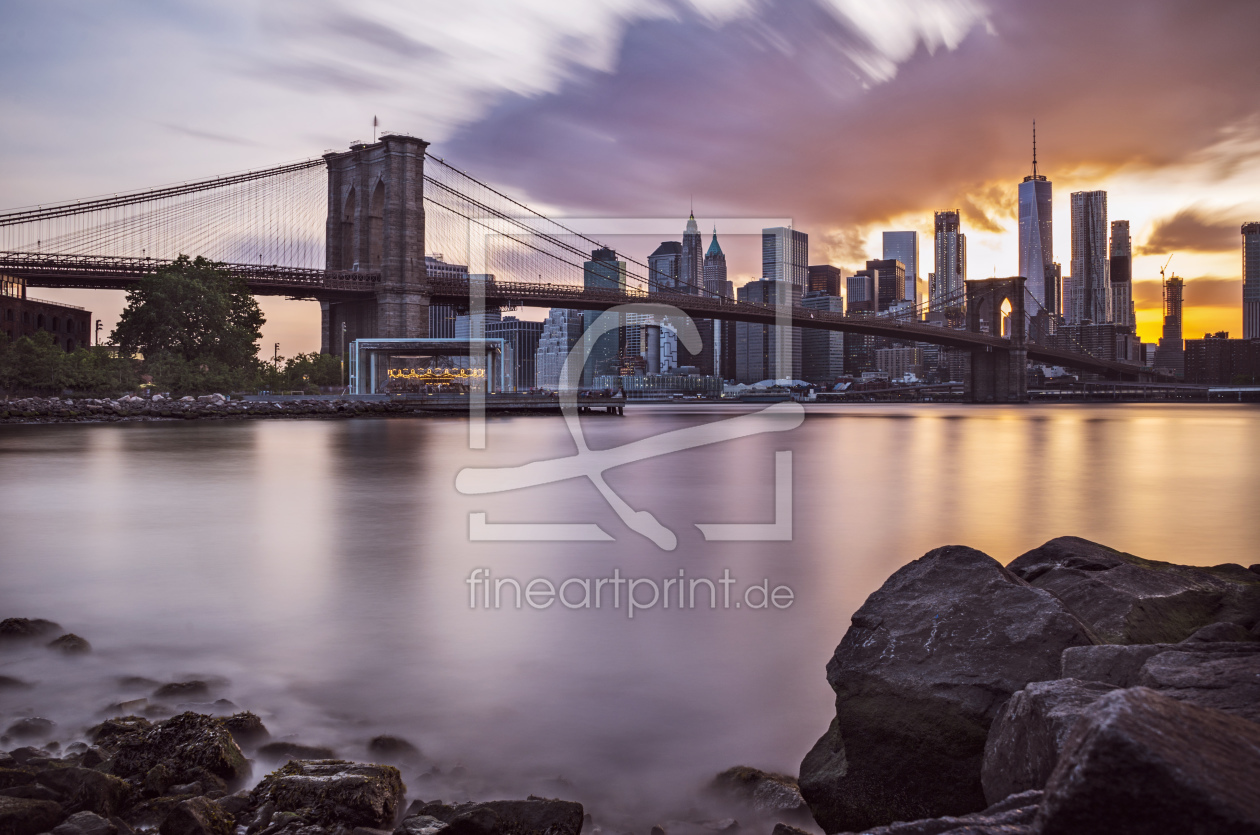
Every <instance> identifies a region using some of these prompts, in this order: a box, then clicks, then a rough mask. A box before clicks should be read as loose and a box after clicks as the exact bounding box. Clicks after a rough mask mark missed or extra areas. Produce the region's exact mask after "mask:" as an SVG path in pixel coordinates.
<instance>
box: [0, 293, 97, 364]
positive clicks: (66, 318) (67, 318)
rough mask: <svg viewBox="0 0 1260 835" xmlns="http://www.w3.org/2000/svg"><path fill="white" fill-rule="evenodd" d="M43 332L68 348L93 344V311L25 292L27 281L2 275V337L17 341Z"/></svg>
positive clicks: (0, 294) (0, 299)
mask: <svg viewBox="0 0 1260 835" xmlns="http://www.w3.org/2000/svg"><path fill="white" fill-rule="evenodd" d="M40 331H45V332H47V333H51V334H52V338H53V344H54V345H56V346H57V347H59V348H64V349H66V350H67V351H73V350H75V349H76V348H87V347H88V346H90V345H91V344H92V311H90V310H84V309H83V308H81V307H75V306H74V305H72V304H61V303H59V302H50V301H44V300H43V299H36V298H32V297H31V296H28V295H27V294H26V282H25V281H24V280H22V279H20V278H15V277H13V276H7V275H0V339H7V340H8V341H9V342H16V341H17V340H19V339H21V338H22V337H24V336H34V335H35V334H37V333H39V332H40Z"/></svg>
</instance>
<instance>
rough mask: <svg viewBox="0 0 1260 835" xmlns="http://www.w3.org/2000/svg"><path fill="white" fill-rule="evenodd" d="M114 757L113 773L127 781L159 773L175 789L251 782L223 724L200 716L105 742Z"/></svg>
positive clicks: (186, 716) (181, 717)
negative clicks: (183, 786) (184, 786)
mask: <svg viewBox="0 0 1260 835" xmlns="http://www.w3.org/2000/svg"><path fill="white" fill-rule="evenodd" d="M96 741H97V743H98V744H100V745H102V746H106V745H108V746H109V747H110V748H111V749H112V751H113V756H112V757H111V758H110V760H109V763H108V765H109V771H110V773H112V774H116V775H118V776H119V777H123V778H133V779H143V778H144V777H145V776H146V775H147V774H148V773H149V772H150V770H152V769H155V768H159V769H160V770H161V772H162V774H163V780H164V782H166V783H170V784H184V783H194V782H201V783H202V784H203V785H205V784H213V783H214V782H215V781H216V780H221V781H223V783H224V784H225V785H226V786H228V787H232V786H236V785H239V784H240V783H241V782H243V781H244V780H245V779H246V778H247V777H248V776H249V772H250V769H249V763H248V762H246V760H245V755H244V754H243V753H242V752H241V748H240V746H239V745H237V744H236V740H234V739H233V738H232V733H231V732H230V731H229V730H228V729H227V726H226V725H224V723H223V721H222V720H221V719H216V718H214V717H212V716H203V715H201V714H199V713H181V714H180V715H178V716H174V717H172V718H170V719H167V720H166V721H165V722H159V723H157V724H156V725H153V726H151V727H148V728H145V727H144V726H143V725H140V724H138V723H137V724H136V726H135V730H132V731H129V732H123V733H120V734H118V735H116V736H112V737H110V738H108V741H102V737H101V734H99V733H98V734H97V735H96Z"/></svg>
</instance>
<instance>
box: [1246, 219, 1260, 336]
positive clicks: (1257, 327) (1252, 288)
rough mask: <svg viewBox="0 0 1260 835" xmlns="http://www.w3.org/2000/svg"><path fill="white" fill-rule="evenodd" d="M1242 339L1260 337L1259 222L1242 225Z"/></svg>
mask: <svg viewBox="0 0 1260 835" xmlns="http://www.w3.org/2000/svg"><path fill="white" fill-rule="evenodd" d="M1242 237H1243V245H1242V276H1243V339H1260V223H1244V224H1243V225H1242Z"/></svg>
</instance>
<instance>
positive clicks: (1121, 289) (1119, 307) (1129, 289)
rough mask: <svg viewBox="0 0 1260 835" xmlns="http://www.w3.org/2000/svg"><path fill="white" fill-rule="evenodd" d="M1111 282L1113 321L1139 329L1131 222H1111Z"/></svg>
mask: <svg viewBox="0 0 1260 835" xmlns="http://www.w3.org/2000/svg"><path fill="white" fill-rule="evenodd" d="M1107 271H1108V275H1109V277H1110V280H1111V321H1113V322H1115V323H1116V324H1117V325H1125V326H1127V327H1129V328H1136V327H1137V317H1136V316H1135V315H1134V311H1133V241H1132V239H1130V237H1129V221H1127V220H1113V221H1112V222H1111V256H1110V258H1109V259H1108V265H1107Z"/></svg>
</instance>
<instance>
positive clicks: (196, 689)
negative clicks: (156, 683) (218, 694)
mask: <svg viewBox="0 0 1260 835" xmlns="http://www.w3.org/2000/svg"><path fill="white" fill-rule="evenodd" d="M209 695H210V685H209V684H207V683H206V682H204V681H200V680H195V681H174V682H171V683H170V684H163V685H162V686H161V687H159V688H158V689H156V690H154V691H153V698H155V699H193V698H198V697H201V696H209Z"/></svg>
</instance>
